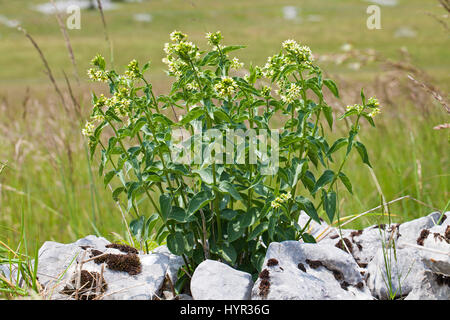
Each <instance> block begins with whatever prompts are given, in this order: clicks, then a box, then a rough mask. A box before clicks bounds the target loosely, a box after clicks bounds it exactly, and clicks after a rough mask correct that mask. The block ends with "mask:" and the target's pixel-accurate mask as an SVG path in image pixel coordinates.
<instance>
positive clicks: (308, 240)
mask: <svg viewBox="0 0 450 320" xmlns="http://www.w3.org/2000/svg"><path fill="white" fill-rule="evenodd" d="M302 238H303V241H305V243H316V239H315V238H314V237H313V236H312V235H310V234H309V233H306V232H305V233H303V234H302Z"/></svg>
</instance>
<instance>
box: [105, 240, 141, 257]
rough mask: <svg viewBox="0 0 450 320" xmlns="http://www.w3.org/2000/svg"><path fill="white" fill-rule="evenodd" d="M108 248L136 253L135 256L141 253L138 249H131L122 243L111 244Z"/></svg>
mask: <svg viewBox="0 0 450 320" xmlns="http://www.w3.org/2000/svg"><path fill="white" fill-rule="evenodd" d="M105 247H106V248H113V249H118V250H120V251H121V252H124V253H134V254H139V251H138V250H137V249H136V248H133V247H130V246H128V245H126V244H120V243H111V244H108V245H106V246H105Z"/></svg>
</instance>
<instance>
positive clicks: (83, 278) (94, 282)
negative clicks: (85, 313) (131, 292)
mask: <svg viewBox="0 0 450 320" xmlns="http://www.w3.org/2000/svg"><path fill="white" fill-rule="evenodd" d="M99 279H100V274H99V273H98V272H89V271H87V270H81V275H80V288H79V289H78V300H93V299H95V298H96V297H97V296H98V294H97V293H95V291H96V289H97V287H99V286H100V284H99ZM76 282H77V279H76V278H75V279H73V280H72V282H71V284H72V285H73V288H69V287H67V286H65V287H64V289H63V290H62V291H61V293H63V294H67V295H69V296H74V297H75V296H76V292H77V289H76V288H75V286H76ZM107 289H108V285H107V284H106V282H105V279H103V278H102V279H101V287H100V289H99V290H98V292H100V293H104V292H106V290H107Z"/></svg>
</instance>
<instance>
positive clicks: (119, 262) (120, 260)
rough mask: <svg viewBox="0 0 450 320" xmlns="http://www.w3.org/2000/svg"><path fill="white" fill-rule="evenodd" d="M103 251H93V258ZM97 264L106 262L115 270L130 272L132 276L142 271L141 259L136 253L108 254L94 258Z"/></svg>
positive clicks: (107, 265) (109, 267)
mask: <svg viewBox="0 0 450 320" xmlns="http://www.w3.org/2000/svg"><path fill="white" fill-rule="evenodd" d="M101 254H103V252H101V251H99V250H92V251H91V258H93V257H95V256H99V255H101ZM94 262H95V263H97V264H101V263H106V267H107V268H108V269H111V270H115V271H124V272H128V274H129V275H130V276H134V275H137V274H139V273H141V271H142V265H141V261H140V260H139V257H138V256H137V255H136V254H134V253H127V254H107V255H104V256H102V257H99V258H96V259H94Z"/></svg>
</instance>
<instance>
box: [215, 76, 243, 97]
mask: <svg viewBox="0 0 450 320" xmlns="http://www.w3.org/2000/svg"><path fill="white" fill-rule="evenodd" d="M237 88H238V86H237V84H236V81H234V79H233V78H231V77H227V76H224V77H222V80H220V82H218V83H217V84H215V85H214V89H215V90H216V92H217V95H218V96H219V97H221V98H224V99H225V98H228V97H230V96H231V95H233V94H234V93H235V92H236V90H237Z"/></svg>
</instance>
